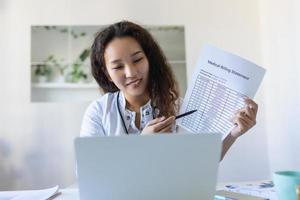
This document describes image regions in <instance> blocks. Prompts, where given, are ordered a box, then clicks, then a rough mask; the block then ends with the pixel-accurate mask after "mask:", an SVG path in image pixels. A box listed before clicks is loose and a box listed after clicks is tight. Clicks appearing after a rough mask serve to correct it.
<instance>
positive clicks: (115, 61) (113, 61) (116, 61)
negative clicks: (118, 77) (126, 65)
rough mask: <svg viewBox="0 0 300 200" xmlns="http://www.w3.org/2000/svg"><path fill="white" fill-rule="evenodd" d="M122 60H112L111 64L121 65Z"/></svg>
mask: <svg viewBox="0 0 300 200" xmlns="http://www.w3.org/2000/svg"><path fill="white" fill-rule="evenodd" d="M121 61H122V60H121V59H116V60H112V61H110V62H111V63H113V64H115V63H119V62H121Z"/></svg>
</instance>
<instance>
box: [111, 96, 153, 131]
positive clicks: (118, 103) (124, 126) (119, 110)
mask: <svg viewBox="0 0 300 200" xmlns="http://www.w3.org/2000/svg"><path fill="white" fill-rule="evenodd" d="M119 97H120V91H119V92H118V95H117V107H118V112H119V115H120V117H121V120H122V124H123V128H124V130H125V133H126V134H127V135H128V134H129V131H128V129H127V127H126V124H125V120H124V118H123V115H122V113H121V109H120V102H119ZM155 111H157V109H156V108H155V107H154V110H153V112H152V116H153V119H155V115H156V113H155ZM157 115H158V113H157Z"/></svg>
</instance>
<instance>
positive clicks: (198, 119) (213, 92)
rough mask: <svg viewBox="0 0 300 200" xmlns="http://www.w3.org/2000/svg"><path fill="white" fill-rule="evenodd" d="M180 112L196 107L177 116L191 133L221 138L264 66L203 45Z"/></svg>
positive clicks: (254, 87)
mask: <svg viewBox="0 0 300 200" xmlns="http://www.w3.org/2000/svg"><path fill="white" fill-rule="evenodd" d="M195 70H196V71H195V73H194V77H193V79H192V81H191V82H189V84H188V85H189V87H188V89H187V92H186V94H185V97H184V101H183V104H182V106H181V109H180V113H185V112H188V111H191V110H195V109H197V112H194V113H193V114H191V115H188V116H186V117H183V118H181V119H179V120H178V125H179V126H181V127H183V128H184V129H187V130H189V131H191V132H192V133H202V132H206V133H210V132H211V133H221V134H222V135H223V139H224V138H225V137H226V136H227V134H228V133H229V132H230V131H231V130H232V128H233V127H234V126H235V125H234V124H233V123H232V122H231V119H232V117H233V116H234V113H235V112H236V111H237V110H239V109H240V108H242V107H244V99H245V98H246V97H249V98H251V99H252V98H253V97H254V95H255V93H256V91H257V89H258V87H259V85H260V83H261V82H262V79H263V77H264V74H265V69H263V68H262V67H260V66H258V65H256V64H254V63H252V62H250V61H247V60H245V59H243V58H241V57H239V56H236V55H233V54H231V53H228V52H225V51H223V50H220V49H217V48H215V47H213V46H210V45H205V46H204V48H203V49H202V53H201V56H200V59H199V60H198V63H197V66H196V69H195Z"/></svg>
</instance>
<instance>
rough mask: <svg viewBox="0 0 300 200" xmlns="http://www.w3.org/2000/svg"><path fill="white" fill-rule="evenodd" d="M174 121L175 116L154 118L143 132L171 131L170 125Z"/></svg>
mask: <svg viewBox="0 0 300 200" xmlns="http://www.w3.org/2000/svg"><path fill="white" fill-rule="evenodd" d="M174 121H175V116H171V117H168V118H167V119H166V118H165V117H160V118H156V119H154V120H151V121H150V122H149V123H148V124H147V125H146V127H145V128H144V130H143V131H144V132H152V133H153V132H170V131H171V130H172V125H173V123H174Z"/></svg>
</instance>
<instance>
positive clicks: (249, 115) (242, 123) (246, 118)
mask: <svg viewBox="0 0 300 200" xmlns="http://www.w3.org/2000/svg"><path fill="white" fill-rule="evenodd" d="M245 104H246V106H245V107H244V108H241V109H240V110H238V111H237V112H236V114H235V116H234V117H233V118H232V122H233V123H234V124H235V125H236V127H234V128H233V129H232V131H231V133H230V134H231V136H233V137H234V138H238V137H239V136H241V135H243V134H244V133H245V132H247V131H248V130H249V129H250V128H252V127H253V126H254V125H255V124H256V114H257V109H258V106H257V104H256V103H255V102H254V101H253V100H252V99H249V98H247V99H245Z"/></svg>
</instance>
